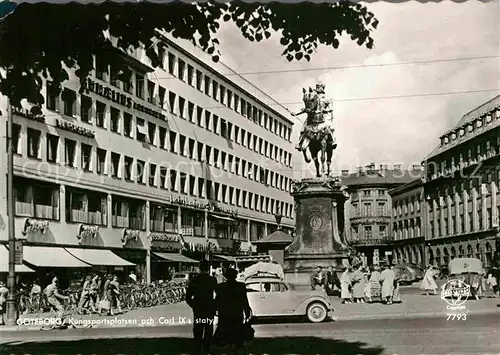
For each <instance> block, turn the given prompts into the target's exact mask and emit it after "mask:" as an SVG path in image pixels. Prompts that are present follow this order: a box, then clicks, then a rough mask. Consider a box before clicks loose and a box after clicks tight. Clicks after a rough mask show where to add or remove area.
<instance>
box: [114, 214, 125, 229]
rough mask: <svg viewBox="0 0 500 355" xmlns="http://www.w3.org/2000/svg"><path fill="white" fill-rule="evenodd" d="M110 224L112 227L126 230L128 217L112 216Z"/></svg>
mask: <svg viewBox="0 0 500 355" xmlns="http://www.w3.org/2000/svg"><path fill="white" fill-rule="evenodd" d="M111 223H112V225H113V227H119V228H128V225H129V224H128V217H123V216H112V217H111Z"/></svg>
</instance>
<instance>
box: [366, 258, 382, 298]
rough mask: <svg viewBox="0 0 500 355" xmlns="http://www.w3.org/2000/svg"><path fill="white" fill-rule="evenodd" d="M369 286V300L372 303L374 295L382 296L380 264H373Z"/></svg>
mask: <svg viewBox="0 0 500 355" xmlns="http://www.w3.org/2000/svg"><path fill="white" fill-rule="evenodd" d="M368 288H369V289H370V291H369V293H370V295H369V296H368V302H369V303H372V302H373V297H380V267H379V266H378V265H374V266H373V271H372V273H371V275H370V279H369V286H368Z"/></svg>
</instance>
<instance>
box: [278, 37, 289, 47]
mask: <svg viewBox="0 0 500 355" xmlns="http://www.w3.org/2000/svg"><path fill="white" fill-rule="evenodd" d="M289 42H290V41H289V40H288V39H287V38H285V37H281V38H280V44H281V45H282V46H286V45H288V43H289Z"/></svg>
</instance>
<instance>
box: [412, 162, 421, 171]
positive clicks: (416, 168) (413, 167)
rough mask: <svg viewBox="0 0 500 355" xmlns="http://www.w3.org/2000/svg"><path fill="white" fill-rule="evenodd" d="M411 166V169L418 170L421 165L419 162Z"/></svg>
mask: <svg viewBox="0 0 500 355" xmlns="http://www.w3.org/2000/svg"><path fill="white" fill-rule="evenodd" d="M411 168H412V170H413V171H420V170H422V168H423V166H421V165H420V164H413V165H412V166H411Z"/></svg>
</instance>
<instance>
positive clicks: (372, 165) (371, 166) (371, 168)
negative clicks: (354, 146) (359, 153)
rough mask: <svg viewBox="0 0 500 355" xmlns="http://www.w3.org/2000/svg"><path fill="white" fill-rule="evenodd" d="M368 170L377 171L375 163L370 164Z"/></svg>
mask: <svg viewBox="0 0 500 355" xmlns="http://www.w3.org/2000/svg"><path fill="white" fill-rule="evenodd" d="M365 168H366V170H368V171H372V170H375V163H373V162H372V163H370V164H368V165H367V166H365Z"/></svg>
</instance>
